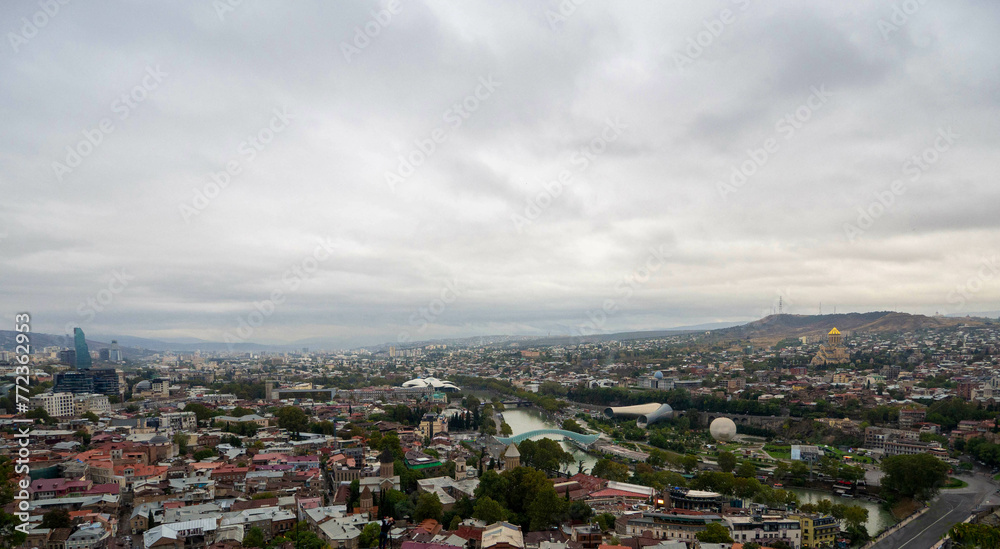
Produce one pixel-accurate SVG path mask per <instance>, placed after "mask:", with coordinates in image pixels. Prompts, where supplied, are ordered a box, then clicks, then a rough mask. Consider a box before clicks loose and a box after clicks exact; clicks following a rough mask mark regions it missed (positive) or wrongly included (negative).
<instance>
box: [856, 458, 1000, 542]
mask: <svg viewBox="0 0 1000 549" xmlns="http://www.w3.org/2000/svg"><path fill="white" fill-rule="evenodd" d="M959 478H961V479H962V480H964V481H966V482H968V483H969V485H968V486H966V487H965V488H957V489H954V490H941V494H940V495H939V496H938V497H937V498H936V499H935V500H934V501H932V502H931V507H930V509H929V510H928V511H927V512H926V513H924V514H923V515H922V516H921V517H919V518H917V519H916V520H914V521H913V522H911V523H909V524H907V525H906V526H904V527H903V528H902V529H900V530H899V531H898V532H895V533H893V534H892V535H891V536H888V537H886V538H885V539H882V540H880V541H879V542H878V543H877V544H875V545H874V546H873V547H872V549H928V548H929V547H931V546H932V545H934V544H935V543H937V542H938V541H939V540H940V539H941V538H942V537H943V536H944V535H945V534H946V533H947V532H948V530H949V529H951V527H952V526H954V525H955V524H956V523H959V522H962V521H963V520H965V519H966V518H967V517H968V516H969V515H970V514H971V513H972V510H973V509H975V508H977V507H980V506H981V505H1000V494H997V493H996V491H997V486H996V484H994V483H993V482H992V481H991V480H990V479H989V477H987V476H986V475H983V474H978V473H977V474H974V475H972V474H968V475H961V476H960V477H959Z"/></svg>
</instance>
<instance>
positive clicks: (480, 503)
mask: <svg viewBox="0 0 1000 549" xmlns="http://www.w3.org/2000/svg"><path fill="white" fill-rule="evenodd" d="M472 516H473V517H474V518H477V519H479V520H481V521H484V522H486V524H493V523H494V522H499V521H501V520H504V518H506V516H507V511H506V510H505V509H504V508H503V505H500V503H499V502H497V501H496V500H495V499H493V498H491V497H489V496H483V497H481V498H479V499H478V500H476V506H475V508H474V510H473V511H472Z"/></svg>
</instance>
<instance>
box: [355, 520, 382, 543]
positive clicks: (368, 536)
mask: <svg viewBox="0 0 1000 549" xmlns="http://www.w3.org/2000/svg"><path fill="white" fill-rule="evenodd" d="M378 535H379V525H378V523H377V522H369V523H368V524H366V525H365V527H364V528H363V529H362V530H361V536H359V537H358V546H359V547H364V548H368V547H375V545H377V544H378Z"/></svg>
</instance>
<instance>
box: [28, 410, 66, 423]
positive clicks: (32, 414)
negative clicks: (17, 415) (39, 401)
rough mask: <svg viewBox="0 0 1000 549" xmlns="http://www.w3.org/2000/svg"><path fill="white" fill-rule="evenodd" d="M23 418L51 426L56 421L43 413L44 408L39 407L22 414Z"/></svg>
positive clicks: (46, 413)
mask: <svg viewBox="0 0 1000 549" xmlns="http://www.w3.org/2000/svg"><path fill="white" fill-rule="evenodd" d="M24 417H26V418H28V419H37V420H39V421H41V422H42V423H44V424H46V425H53V424H55V423H56V422H57V421H58V420H57V419H56V418H54V417H52V416H50V415H49V413H48V412H46V411H45V408H42V407H41V406H39V407H38V408H35V409H34V410H29V411H28V412H26V413H25V414H24Z"/></svg>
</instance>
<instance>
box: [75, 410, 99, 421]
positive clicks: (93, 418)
mask: <svg viewBox="0 0 1000 549" xmlns="http://www.w3.org/2000/svg"><path fill="white" fill-rule="evenodd" d="M80 417H82V418H83V419H85V420H87V421H89V422H91V423H98V422H99V421H101V418H99V417H97V414H95V413H94V412H91V411H89V410H88V411H87V412H86V413H84V414H83V415H82V416H80Z"/></svg>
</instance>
